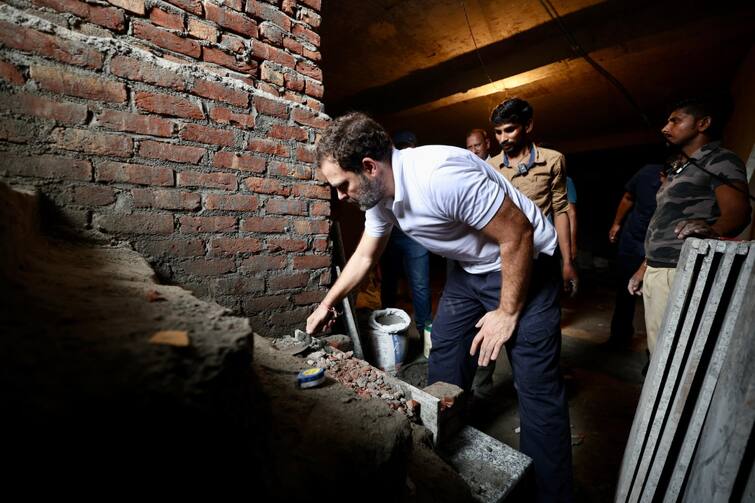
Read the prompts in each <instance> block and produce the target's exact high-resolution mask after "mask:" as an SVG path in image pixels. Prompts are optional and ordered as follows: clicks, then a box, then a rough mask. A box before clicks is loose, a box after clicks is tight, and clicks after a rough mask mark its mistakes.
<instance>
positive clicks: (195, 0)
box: [165, 0, 203, 16]
mask: <svg viewBox="0 0 755 503" xmlns="http://www.w3.org/2000/svg"><path fill="white" fill-rule="evenodd" d="M165 1H166V2H168V3H169V4H173V5H175V6H176V7H179V8H181V9H183V10H185V11H186V12H191V13H192V14H196V15H197V16H201V15H202V12H203V11H202V2H200V1H199V0H165Z"/></svg>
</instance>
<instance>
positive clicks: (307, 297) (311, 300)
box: [294, 290, 325, 306]
mask: <svg viewBox="0 0 755 503" xmlns="http://www.w3.org/2000/svg"><path fill="white" fill-rule="evenodd" d="M324 297H325V292H323V291H322V290H315V291H311V292H302V293H298V294H296V295H294V304H296V305H298V306H303V305H307V304H315V303H319V302H322V299H323V298H324Z"/></svg>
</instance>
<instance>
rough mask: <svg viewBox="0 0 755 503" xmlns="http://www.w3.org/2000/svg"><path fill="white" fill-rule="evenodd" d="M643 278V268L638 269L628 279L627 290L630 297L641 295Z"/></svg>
mask: <svg viewBox="0 0 755 503" xmlns="http://www.w3.org/2000/svg"><path fill="white" fill-rule="evenodd" d="M644 276H645V268H644V267H642V266H641V267H640V268H639V269H637V272H635V273H634V274H633V275H632V277H631V278H629V284H628V285H627V290H629V293H630V294H631V295H642V278H643V277H644Z"/></svg>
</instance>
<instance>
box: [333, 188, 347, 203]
mask: <svg viewBox="0 0 755 503" xmlns="http://www.w3.org/2000/svg"><path fill="white" fill-rule="evenodd" d="M336 193H337V194H338V199H339V200H341V201H343V200H344V199H346V198H347V197H349V196H348V195H346V192H341V191H340V190H337V191H336Z"/></svg>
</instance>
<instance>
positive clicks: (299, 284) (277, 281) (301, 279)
mask: <svg viewBox="0 0 755 503" xmlns="http://www.w3.org/2000/svg"><path fill="white" fill-rule="evenodd" d="M307 283H309V273H306V272H302V273H298V274H284V275H282V276H272V277H270V278H268V279H267V285H268V288H269V289H270V290H271V291H278V290H289V289H291V288H303V287H305V286H307Z"/></svg>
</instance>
